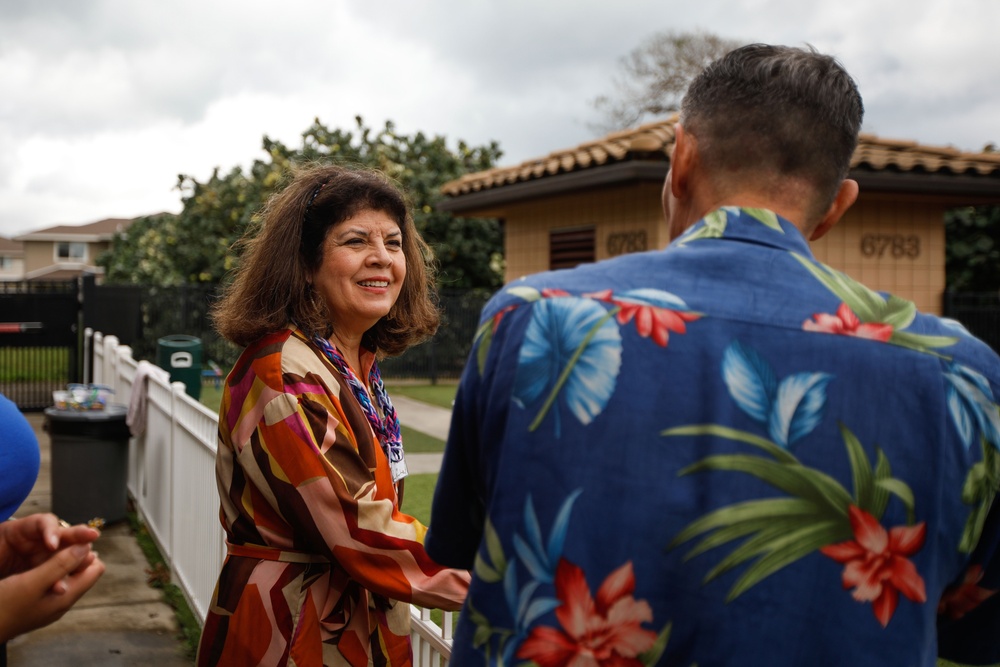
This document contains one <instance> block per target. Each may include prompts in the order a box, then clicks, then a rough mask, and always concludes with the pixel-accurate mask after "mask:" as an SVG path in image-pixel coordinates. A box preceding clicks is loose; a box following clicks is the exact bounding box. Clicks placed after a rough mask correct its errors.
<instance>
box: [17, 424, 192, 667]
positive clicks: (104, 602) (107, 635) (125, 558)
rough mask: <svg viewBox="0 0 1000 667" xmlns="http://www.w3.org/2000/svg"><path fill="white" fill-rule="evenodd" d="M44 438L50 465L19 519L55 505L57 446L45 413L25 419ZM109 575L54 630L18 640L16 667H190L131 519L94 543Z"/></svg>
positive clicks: (44, 462)
mask: <svg viewBox="0 0 1000 667" xmlns="http://www.w3.org/2000/svg"><path fill="white" fill-rule="evenodd" d="M25 416H26V417H27V418H28V421H29V422H30V423H31V425H32V427H33V428H34V429H35V435H36V436H37V437H38V444H39V447H40V449H41V451H42V467H41V470H40V471H39V475H38V481H37V482H36V483H35V486H34V488H33V489H32V491H31V494H30V495H29V496H28V498H27V500H25V502H24V504H23V505H21V507H20V509H18V511H17V512H16V513H15V516H24V515H26V514H33V513H35V512H48V511H50V509H51V507H52V477H51V474H50V461H51V449H52V448H51V441H50V439H49V434H48V433H47V432H45V430H44V429H43V424H44V415H43V414H42V413H41V412H35V413H28V414H27V415H25ZM94 548H95V549H96V550H97V551H98V552H99V553H100V555H101V560H103V561H104V563H105V565H106V566H107V569H106V570H105V572H104V576H103V577H101V579H100V580H99V581H98V582H97V584H96V585H95V586H94V587H93V588H92V589H91V590H90V591H88V592H87V594H86V595H85V596H84V597H83V598H81V599H80V601H79V602H77V603H76V605H75V606H74V607H73V608H72V609H70V610H69V611H68V612H67V613H66V615H65V616H63V617H62V618H61V619H60V620H58V621H56V622H55V623H53V624H52V625H50V626H48V627H45V628H41V629H39V630H35V631H34V632H29V633H28V634H26V635H22V636H20V637H17V638H15V639H13V640H11V641H10V642H9V644H8V647H7V653H8V660H9V664H10V665H11V667H51V666H52V665H73V667H89V666H91V665H93V666H95V667H96V666H98V665H100V666H102V667H103V666H107V667H118V666H124V665H136V666H138V665H157V667H161V666H162V667H182V666H183V667H189V666H190V664H191V661H189V660H187V659H186V658H185V657H184V656H183V655H182V653H181V651H182V643H181V641H180V639H179V638H178V636H177V632H178V625H177V619H176V617H175V616H174V610H173V609H172V608H171V607H170V606H169V605H168V604H167V603H166V602H164V601H163V600H162V597H161V594H160V591H159V590H157V589H155V588H152V587H150V586H149V585H148V584H147V583H146V577H147V574H146V568H147V567H149V563H148V562H147V561H146V557H145V555H143V553H142V550H141V549H140V548H139V543H138V542H136V539H135V537H134V536H133V535H132V531H131V529H130V528H129V525H128V522H127V521H119V522H117V523H115V524H112V525H110V526H108V527H107V528H105V530H104V531H103V532H102V534H101V537H100V538H99V539H98V540H97V542H96V543H95V544H94Z"/></svg>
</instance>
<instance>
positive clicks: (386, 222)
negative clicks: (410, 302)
mask: <svg viewBox="0 0 1000 667" xmlns="http://www.w3.org/2000/svg"><path fill="white" fill-rule="evenodd" d="M405 278H406V257H405V256H404V255H403V234H402V232H401V230H400V229H399V225H397V224H396V221H395V220H393V219H392V218H390V217H389V216H388V214H386V213H383V212H382V211H371V210H368V211H361V212H360V213H358V214H357V215H355V216H354V217H353V218H348V219H347V220H345V221H343V222H341V223H340V224H338V225H336V226H334V227H331V228H330V230H329V231H328V232H327V234H326V239H324V241H323V261H322V263H321V264H320V266H319V269H317V270H316V272H315V273H314V274H313V275H312V283H313V286H314V287H315V289H316V291H317V292H318V293H319V295H320V296H321V297H322V298H323V299H324V300H325V301H326V304H327V306H328V307H329V309H330V313H331V314H332V316H333V326H334V329H335V330H336V331H338V332H339V333H342V334H349V335H355V336H360V335H361V334H363V333H364V332H365V331H367V330H368V329H370V328H371V327H372V326H373V325H374V324H375V323H376V322H378V321H379V319H381V318H382V317H384V316H385V315H386V314H387V313H388V312H389V309H390V308H392V305H393V304H394V303H396V299H397V298H398V297H399V290H400V289H401V288H402V286H403V279H405Z"/></svg>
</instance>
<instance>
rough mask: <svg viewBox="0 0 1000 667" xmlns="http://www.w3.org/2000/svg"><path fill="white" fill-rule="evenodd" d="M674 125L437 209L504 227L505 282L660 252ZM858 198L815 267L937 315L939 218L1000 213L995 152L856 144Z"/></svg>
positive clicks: (578, 152) (551, 160) (818, 251)
mask: <svg viewBox="0 0 1000 667" xmlns="http://www.w3.org/2000/svg"><path fill="white" fill-rule="evenodd" d="M676 122H677V120H676V116H675V117H673V118H670V119H668V120H664V121H660V122H656V123H650V124H647V125H643V126H641V127H638V128H635V129H632V130H626V131H622V132H617V133H614V134H611V135H608V136H606V137H604V138H602V139H598V140H596V141H591V142H588V143H585V144H581V145H579V146H576V147H573V148H569V149H566V150H560V151H555V152H553V153H550V154H549V155H547V156H545V157H542V158H537V159H534V160H528V161H526V162H524V163H522V164H520V165H517V166H513V167H498V168H494V169H490V170H488V171H483V172H479V173H475V174H467V175H466V176H463V177H462V178H460V179H458V180H455V181H452V182H450V183H447V184H445V185H444V187H443V188H442V190H443V192H444V193H445V194H446V195H448V196H449V197H450V199H449V200H446V201H445V203H444V204H443V206H442V208H444V209H446V210H450V211H452V212H454V213H456V214H457V215H462V216H469V217H495V218H500V219H502V220H503V222H504V256H505V258H506V262H507V272H506V276H505V278H506V280H508V281H509V280H512V279H515V278H518V277H520V276H523V275H526V274H529V273H536V272H539V271H545V270H548V269H555V268H565V267H571V266H575V265H576V264H578V263H580V262H592V261H598V260H602V259H606V258H608V257H613V256H615V255H620V254H623V253H627V252H634V251H641V250H651V249H655V248H662V247H664V246H666V244H667V241H668V235H667V229H666V222H665V220H664V218H663V211H662V210H661V208H660V193H661V190H662V186H663V179H664V177H665V176H666V173H667V170H668V168H669V166H670V154H671V151H672V150H673V143H674V124H675V123H676ZM851 167H852V168H851V178H854V179H855V180H857V181H858V183H859V184H860V187H861V195H860V197H859V198H858V202H857V203H856V204H855V205H854V206H853V207H852V208H851V209H850V210H849V211H848V212H847V214H846V216H845V217H844V219H843V220H842V221H841V223H840V224H839V225H837V226H836V227H835V228H834V229H833V230H832V231H831V232H830V233H829V234H827V235H826V236H825V237H824V238H822V239H820V240H819V241H817V242H815V243H813V244H812V247H813V252H814V253H815V255H816V257H817V259H819V260H820V261H822V262H825V263H826V264H828V265H830V266H832V267H834V268H836V269H839V270H841V271H844V272H845V273H847V274H848V275H850V276H852V277H853V278H855V279H857V280H860V281H861V282H863V283H865V284H866V285H868V286H869V287H872V288H874V289H877V290H884V291H888V292H893V293H895V294H898V295H899V296H901V297H904V298H907V299H910V300H912V301H914V302H915V303H916V305H917V307H918V308H920V309H921V310H923V311H925V312H932V313H940V312H941V308H942V295H943V293H944V290H945V253H944V214H945V211H946V210H947V209H949V208H953V207H956V206H964V205H973V204H1000V154H990V153H963V152H960V151H957V150H954V149H951V148H942V147H933V146H923V145H920V144H917V143H915V142H912V141H892V140H886V139H881V138H879V137H876V136H873V135H862V136H861V141H860V144H859V146H858V148H857V150H856V151H855V153H854V158H853V160H852V163H851Z"/></svg>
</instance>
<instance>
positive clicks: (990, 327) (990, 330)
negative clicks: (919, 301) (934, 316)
mask: <svg viewBox="0 0 1000 667" xmlns="http://www.w3.org/2000/svg"><path fill="white" fill-rule="evenodd" d="M944 315H945V317H950V318H952V319H955V320H958V321H959V322H961V323H962V324H963V325H964V326H965V328H966V329H968V330H969V332H970V333H971V334H972V335H973V336H975V337H976V338H979V339H980V340H982V341H983V342H984V343H986V344H987V345H989V346H990V347H992V348H993V350H994V351H996V352H997V353H1000V292H964V293H959V292H945V295H944Z"/></svg>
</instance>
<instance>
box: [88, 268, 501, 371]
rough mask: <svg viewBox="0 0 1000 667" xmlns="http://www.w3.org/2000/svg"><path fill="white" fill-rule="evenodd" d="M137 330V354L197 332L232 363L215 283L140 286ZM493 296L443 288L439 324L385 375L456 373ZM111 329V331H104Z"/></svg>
mask: <svg viewBox="0 0 1000 667" xmlns="http://www.w3.org/2000/svg"><path fill="white" fill-rule="evenodd" d="M141 289H142V290H143V295H142V299H141V301H142V316H141V321H142V334H141V335H140V336H139V337H138V338H137V339H136V341H135V342H133V343H132V350H133V355H134V356H135V358H137V359H146V360H149V361H153V362H155V361H156V353H157V340H159V339H160V338H162V337H164V336H168V335H173V334H185V335H189V336H196V337H197V338H199V339H200V340H201V343H202V354H203V357H204V363H205V364H208V363H209V361H210V360H211V361H212V362H214V363H216V364H218V366H219V367H221V368H222V369H223V371H224V372H225V371H228V370H229V368H231V367H232V365H233V363H234V362H235V361H236V359H237V357H238V356H239V354H240V348H239V347H237V346H236V345H233V344H232V343H230V342H229V341H227V340H225V339H224V338H221V337H220V336H219V335H218V334H217V333H216V332H215V331H214V330H213V329H212V325H211V321H210V319H209V310H210V308H211V305H212V303H213V301H214V300H215V299H216V297H217V290H216V287H215V286H214V285H207V286H202V285H182V286H177V287H142V288H141ZM490 296H492V292H491V291H489V290H479V289H464V290H443V291H442V292H441V293H440V295H439V303H440V307H441V311H442V319H441V327H440V328H439V329H438V332H437V334H436V335H435V336H434V337H433V338H431V339H430V340H428V341H426V342H425V343H423V344H421V345H418V346H416V347H413V348H411V349H409V350H407V351H406V352H405V353H404V354H402V355H400V356H399V357H393V358H390V359H386V360H385V361H383V362H381V363H380V364H379V366H380V368H381V370H382V375H383V376H384V377H386V378H387V379H420V380H427V381H430V382H432V383H434V382H437V381H438V380H443V379H457V378H458V377H459V376H460V375H461V373H462V369H463V368H464V367H465V360H466V357H467V356H468V354H469V350H470V348H471V345H472V338H473V336H474V335H475V332H476V326H477V324H478V319H479V311H480V310H481V309H482V307H483V305H485V303H486V301H487V300H488V299H489V298H490ZM106 333H114V332H110V331H109V332H106Z"/></svg>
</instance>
